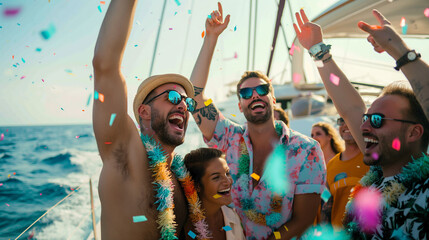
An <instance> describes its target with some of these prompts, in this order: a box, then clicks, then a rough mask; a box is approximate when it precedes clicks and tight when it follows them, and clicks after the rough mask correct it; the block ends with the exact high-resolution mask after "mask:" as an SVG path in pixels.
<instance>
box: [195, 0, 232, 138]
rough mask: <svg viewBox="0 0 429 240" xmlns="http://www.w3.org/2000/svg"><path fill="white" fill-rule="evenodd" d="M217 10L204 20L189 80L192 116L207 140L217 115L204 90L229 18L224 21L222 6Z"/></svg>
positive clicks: (214, 125) (212, 130) (211, 132)
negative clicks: (201, 40) (192, 93)
mask: <svg viewBox="0 0 429 240" xmlns="http://www.w3.org/2000/svg"><path fill="white" fill-rule="evenodd" d="M218 8H219V10H218V11H214V12H212V14H211V18H207V20H206V36H205V38H204V43H203V46H202V47H201V51H200V54H199V55H198V59H197V62H196V63H195V66H194V69H193V70H192V74H191V79H190V80H191V82H192V84H193V85H194V89H195V97H194V99H195V101H197V109H196V110H195V111H194V112H193V114H192V115H193V116H194V119H195V122H196V123H197V125H198V127H199V128H200V130H201V132H202V133H203V136H204V137H205V138H206V139H207V140H210V139H211V138H212V137H213V133H214V130H215V127H216V123H217V120H218V117H219V114H218V110H217V109H216V107H215V106H214V104H213V103H210V102H211V101H210V100H209V99H208V98H207V97H206V96H205V95H204V89H205V87H206V84H207V79H208V76H209V70H210V63H211V61H212V57H213V52H214V49H215V47H216V43H217V39H218V37H219V35H220V34H221V33H222V32H223V31H224V30H225V28H226V27H227V26H228V23H229V18H230V16H229V15H228V16H226V18H225V21H224V20H223V10H222V4H220V3H218Z"/></svg>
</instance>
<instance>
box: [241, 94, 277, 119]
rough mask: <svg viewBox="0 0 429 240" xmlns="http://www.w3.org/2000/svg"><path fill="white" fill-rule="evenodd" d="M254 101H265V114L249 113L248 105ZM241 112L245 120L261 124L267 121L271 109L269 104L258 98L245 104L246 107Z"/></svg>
mask: <svg viewBox="0 0 429 240" xmlns="http://www.w3.org/2000/svg"><path fill="white" fill-rule="evenodd" d="M255 102H263V103H265V109H266V112H265V114H258V115H252V113H251V111H252V109H250V106H251V105H252V104H253V103H255ZM243 114H244V117H246V119H247V122H250V123H254V124H262V123H265V122H267V121H268V120H269V119H270V117H271V115H272V109H271V106H270V105H269V104H267V103H266V102H264V101H262V100H260V99H259V100H255V101H252V102H251V103H250V104H249V105H247V108H245V109H244V111H243Z"/></svg>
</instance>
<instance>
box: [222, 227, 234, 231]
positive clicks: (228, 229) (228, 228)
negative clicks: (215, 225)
mask: <svg viewBox="0 0 429 240" xmlns="http://www.w3.org/2000/svg"><path fill="white" fill-rule="evenodd" d="M222 228H223V230H225V232H228V231H231V230H232V228H231V227H230V226H225V227H222Z"/></svg>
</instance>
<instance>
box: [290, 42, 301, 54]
mask: <svg viewBox="0 0 429 240" xmlns="http://www.w3.org/2000/svg"><path fill="white" fill-rule="evenodd" d="M295 50H297V51H298V52H301V49H300V48H299V47H298V46H296V45H295V44H293V43H292V46H291V47H290V49H289V55H291V56H293V54H294V52H295Z"/></svg>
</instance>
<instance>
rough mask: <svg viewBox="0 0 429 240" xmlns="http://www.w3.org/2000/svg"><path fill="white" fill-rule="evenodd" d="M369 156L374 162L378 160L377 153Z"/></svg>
mask: <svg viewBox="0 0 429 240" xmlns="http://www.w3.org/2000/svg"><path fill="white" fill-rule="evenodd" d="M371 156H372V158H374V160H376V161H377V160H378V158H379V156H378V153H372V154H371Z"/></svg>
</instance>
